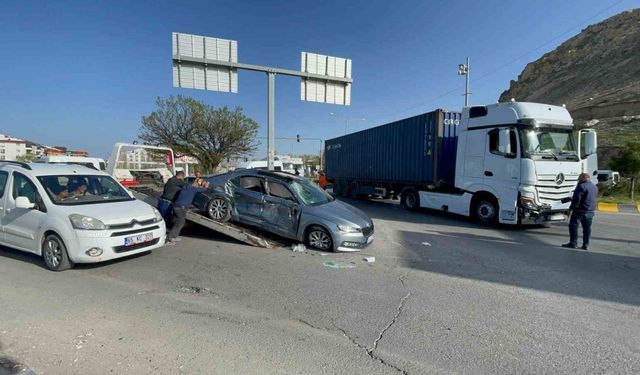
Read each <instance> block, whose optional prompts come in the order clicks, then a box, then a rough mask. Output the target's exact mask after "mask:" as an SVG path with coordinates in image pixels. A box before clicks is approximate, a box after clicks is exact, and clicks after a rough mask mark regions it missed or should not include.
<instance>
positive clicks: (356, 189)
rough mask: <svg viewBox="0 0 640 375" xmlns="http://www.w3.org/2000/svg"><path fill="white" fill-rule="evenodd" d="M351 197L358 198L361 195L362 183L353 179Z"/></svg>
mask: <svg viewBox="0 0 640 375" xmlns="http://www.w3.org/2000/svg"><path fill="white" fill-rule="evenodd" d="M349 190H350V191H349V197H350V198H351V199H358V198H359V197H360V185H359V184H358V183H357V182H355V181H353V182H352V183H351V189H349Z"/></svg>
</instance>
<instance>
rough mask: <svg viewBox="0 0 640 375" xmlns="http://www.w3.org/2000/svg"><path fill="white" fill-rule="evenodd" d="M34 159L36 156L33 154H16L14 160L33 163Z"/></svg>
mask: <svg viewBox="0 0 640 375" xmlns="http://www.w3.org/2000/svg"><path fill="white" fill-rule="evenodd" d="M35 160H36V156H35V155H34V154H24V155H18V156H16V161H22V162H25V163H33V162H34V161H35Z"/></svg>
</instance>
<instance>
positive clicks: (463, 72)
mask: <svg viewBox="0 0 640 375" xmlns="http://www.w3.org/2000/svg"><path fill="white" fill-rule="evenodd" d="M470 73H471V68H470V66H469V58H468V57H467V63H466V64H458V75H459V76H465V81H466V84H465V90H464V106H465V107H468V106H469V95H471V92H470V91H469V75H470Z"/></svg>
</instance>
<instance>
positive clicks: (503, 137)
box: [498, 129, 511, 155]
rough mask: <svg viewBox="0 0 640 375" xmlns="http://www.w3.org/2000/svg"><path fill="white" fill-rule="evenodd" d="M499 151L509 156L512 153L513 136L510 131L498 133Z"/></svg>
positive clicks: (504, 130) (505, 130)
mask: <svg viewBox="0 0 640 375" xmlns="http://www.w3.org/2000/svg"><path fill="white" fill-rule="evenodd" d="M498 151H499V152H501V153H503V154H505V155H507V154H509V153H510V152H511V134H510V130H509V129H500V131H499V132H498Z"/></svg>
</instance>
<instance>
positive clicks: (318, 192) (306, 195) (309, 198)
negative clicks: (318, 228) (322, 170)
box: [289, 179, 333, 206]
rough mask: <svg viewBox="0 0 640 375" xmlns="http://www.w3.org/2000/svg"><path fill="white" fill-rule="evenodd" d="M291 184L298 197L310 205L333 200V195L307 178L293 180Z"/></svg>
mask: <svg viewBox="0 0 640 375" xmlns="http://www.w3.org/2000/svg"><path fill="white" fill-rule="evenodd" d="M289 186H290V187H291V190H293V193H294V194H295V195H296V196H297V197H298V199H300V201H301V202H302V203H304V204H305V205H308V206H316V205H319V204H323V203H328V202H331V201H332V200H333V197H332V196H331V195H329V194H328V193H327V192H326V191H324V190H322V189H320V187H318V185H316V184H314V183H313V182H311V181H309V180H306V179H300V180H293V181H291V182H290V183H289Z"/></svg>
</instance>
